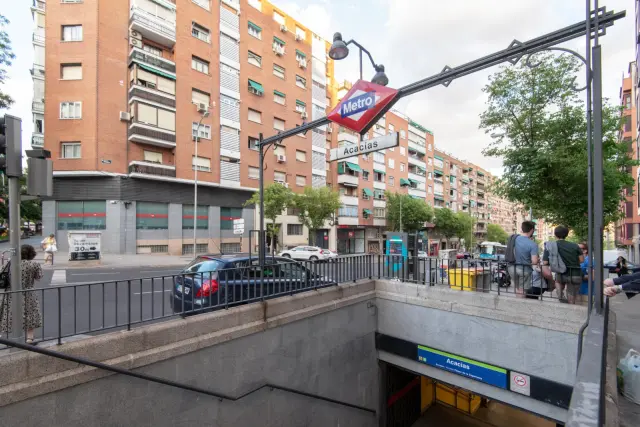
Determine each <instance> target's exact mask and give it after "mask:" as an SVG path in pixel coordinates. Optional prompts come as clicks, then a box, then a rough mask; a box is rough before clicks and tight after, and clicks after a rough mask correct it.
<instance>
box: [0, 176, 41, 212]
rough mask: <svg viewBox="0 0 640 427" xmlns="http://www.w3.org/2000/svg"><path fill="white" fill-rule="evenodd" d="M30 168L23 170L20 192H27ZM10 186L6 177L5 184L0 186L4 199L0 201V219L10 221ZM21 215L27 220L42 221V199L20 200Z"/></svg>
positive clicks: (23, 193) (1, 196)
mask: <svg viewBox="0 0 640 427" xmlns="http://www.w3.org/2000/svg"><path fill="white" fill-rule="evenodd" d="M28 173H29V170H28V169H25V170H23V171H22V176H21V177H20V179H19V181H18V182H19V185H20V194H22V195H25V194H27V175H28ZM8 191H9V187H8V185H7V180H6V178H5V185H4V186H3V187H2V188H0V198H1V199H2V200H3V202H2V203H0V221H2V222H6V223H8V222H9V203H10V202H11V201H10V200H9V195H8ZM20 217H21V219H23V220H25V221H32V222H39V221H42V200H40V199H35V200H22V201H21V202H20Z"/></svg>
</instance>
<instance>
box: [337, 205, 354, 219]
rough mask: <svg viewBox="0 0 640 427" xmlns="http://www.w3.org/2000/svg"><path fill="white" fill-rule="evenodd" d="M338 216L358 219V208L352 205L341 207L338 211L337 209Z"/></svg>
mask: <svg viewBox="0 0 640 427" xmlns="http://www.w3.org/2000/svg"><path fill="white" fill-rule="evenodd" d="M338 216H347V217H353V218H357V217H358V206H357V205H356V206H353V205H342V206H340V209H338Z"/></svg>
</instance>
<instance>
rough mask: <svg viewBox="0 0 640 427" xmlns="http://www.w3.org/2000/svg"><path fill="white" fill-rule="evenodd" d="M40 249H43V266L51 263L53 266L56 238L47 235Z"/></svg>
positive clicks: (56, 248)
mask: <svg viewBox="0 0 640 427" xmlns="http://www.w3.org/2000/svg"><path fill="white" fill-rule="evenodd" d="M41 244H42V249H44V265H47V263H49V262H50V263H51V265H53V254H54V253H56V252H58V243H57V242H56V236H54V235H53V233H51V234H49V237H46V238H45V239H44V240H43V241H42V242H41Z"/></svg>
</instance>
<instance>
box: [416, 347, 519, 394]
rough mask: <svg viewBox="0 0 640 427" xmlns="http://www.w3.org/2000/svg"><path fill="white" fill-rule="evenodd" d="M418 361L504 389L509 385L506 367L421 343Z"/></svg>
mask: <svg viewBox="0 0 640 427" xmlns="http://www.w3.org/2000/svg"><path fill="white" fill-rule="evenodd" d="M418 361H419V362H421V363H424V364H427V365H429V366H433V367H435V368H439V369H444V370H445V371H449V372H452V373H454V374H457V375H462V376H463V377H467V378H471V379H474V380H476V381H481V382H483V383H487V384H491V385H493V386H496V387H500V388H504V389H506V388H507V387H508V381H509V376H508V375H507V370H506V369H503V368H498V367H497V366H492V365H487V364H486V363H482V362H476V361H475V360H471V359H467V358H466V357H462V356H456V355H455V354H451V353H446V352H444V351H440V350H435V349H433V348H430V347H425V346H423V345H419V346H418Z"/></svg>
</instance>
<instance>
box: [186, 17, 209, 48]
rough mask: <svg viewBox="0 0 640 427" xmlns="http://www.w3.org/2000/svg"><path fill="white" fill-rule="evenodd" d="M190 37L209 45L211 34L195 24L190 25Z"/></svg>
mask: <svg viewBox="0 0 640 427" xmlns="http://www.w3.org/2000/svg"><path fill="white" fill-rule="evenodd" d="M191 35H192V36H193V37H195V38H197V39H200V40H202V41H203V42H205V43H211V32H210V31H209V30H208V29H206V28H204V27H203V26H201V25H198V24H196V23H195V22H192V23H191Z"/></svg>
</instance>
